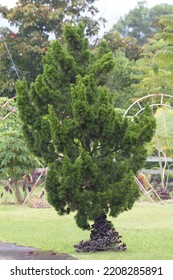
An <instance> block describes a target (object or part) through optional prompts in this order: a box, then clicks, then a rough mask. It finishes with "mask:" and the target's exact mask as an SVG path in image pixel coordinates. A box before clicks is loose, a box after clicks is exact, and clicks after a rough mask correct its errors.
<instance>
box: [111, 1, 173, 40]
mask: <svg viewBox="0 0 173 280" xmlns="http://www.w3.org/2000/svg"><path fill="white" fill-rule="evenodd" d="M172 12H173V5H168V4H159V5H156V6H154V7H153V8H150V9H149V8H148V7H147V2H146V1H139V2H138V4H137V7H135V8H134V9H133V10H131V11H130V12H129V13H128V14H127V15H125V16H124V17H121V18H120V19H119V20H118V22H117V23H116V24H115V25H114V26H113V28H112V30H113V31H118V32H120V33H121V35H122V36H123V37H126V36H131V37H134V38H136V39H137V40H138V42H139V43H140V44H142V45H143V44H144V43H146V41H147V38H151V37H153V35H154V34H155V33H156V32H158V31H159V30H161V26H160V25H158V21H159V19H160V17H161V16H162V15H166V14H170V13H172Z"/></svg>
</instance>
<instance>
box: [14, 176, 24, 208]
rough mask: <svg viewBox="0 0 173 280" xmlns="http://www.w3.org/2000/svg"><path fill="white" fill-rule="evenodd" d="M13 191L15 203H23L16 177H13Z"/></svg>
mask: <svg viewBox="0 0 173 280" xmlns="http://www.w3.org/2000/svg"><path fill="white" fill-rule="evenodd" d="M14 193H15V196H16V200H17V204H22V203H23V198H22V195H21V193H20V190H19V186H18V180H17V179H14Z"/></svg>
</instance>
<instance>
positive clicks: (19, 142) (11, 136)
mask: <svg viewBox="0 0 173 280" xmlns="http://www.w3.org/2000/svg"><path fill="white" fill-rule="evenodd" d="M0 135H1V137H0V173H1V178H3V179H5V180H7V179H9V180H10V185H11V186H12V187H13V189H14V194H15V197H16V201H17V203H18V204H21V203H22V202H23V201H24V199H25V196H26V194H27V189H26V188H25V189H23V192H21V189H20V188H21V185H19V181H21V180H22V177H23V176H24V175H27V174H29V173H30V171H31V169H33V168H35V167H36V166H38V164H37V161H36V159H35V158H34V157H33V156H32V154H31V153H30V151H29V150H28V148H27V146H26V144H25V141H24V138H23V134H22V132H21V124H20V121H19V119H18V117H17V115H15V116H14V115H11V117H10V118H9V119H6V120H5V121H0ZM5 188H7V189H6V190H9V186H8V185H7V186H6V187H5Z"/></svg>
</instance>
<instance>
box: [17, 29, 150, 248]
mask: <svg viewBox="0 0 173 280" xmlns="http://www.w3.org/2000/svg"><path fill="white" fill-rule="evenodd" d="M43 65H44V72H43V74H42V75H39V76H38V77H37V78H36V81H35V82H34V83H32V84H31V85H30V87H27V84H26V81H22V82H18V83H17V86H16V88H17V102H18V108H19V112H20V117H21V119H22V121H23V132H24V135H25V138H26V140H27V142H28V145H29V147H30V149H31V150H32V151H33V152H34V153H35V154H36V155H37V156H40V157H42V158H44V160H45V162H46V164H47V165H48V167H49V168H48V174H47V179H46V189H47V192H48V199H49V202H50V203H51V204H52V205H53V206H54V207H55V209H56V210H57V212H58V213H59V214H60V215H62V214H69V213H70V212H75V213H76V216H75V218H76V222H77V225H78V226H79V227H81V228H83V229H89V228H90V221H91V220H94V221H98V219H99V218H100V217H105V215H107V214H109V215H110V216H113V217H116V216H117V215H118V214H119V213H121V212H123V211H125V210H128V209H130V208H131V207H132V206H133V203H134V202H135V200H136V199H137V198H138V196H139V192H138V188H137V187H136V186H135V184H134V180H133V176H134V173H135V172H136V171H137V170H139V169H140V168H141V167H142V165H143V164H144V161H145V158H146V150H145V146H144V144H145V143H146V142H148V141H149V140H150V139H151V137H152V135H153V132H154V127H155V122H154V119H153V118H152V116H151V114H150V111H149V109H147V110H146V112H145V113H143V114H141V115H140V117H136V118H134V119H133V120H132V121H129V120H128V119H127V118H123V116H122V115H121V113H120V111H119V110H115V109H114V107H113V105H112V102H111V95H110V93H109V91H108V89H107V88H106V87H105V83H106V81H107V76H108V74H109V72H110V71H111V70H112V68H113V66H114V58H113V54H112V53H111V52H110V51H109V49H108V47H107V44H106V43H105V42H102V43H100V46H99V48H98V49H97V50H96V51H95V52H94V53H92V52H91V51H90V50H89V46H88V40H87V39H86V38H85V36H84V27H83V26H81V25H79V26H73V27H72V26H70V25H67V26H66V28H65V32H64V43H63V44H62V43H60V42H59V41H55V42H54V43H53V44H52V46H51V47H50V49H49V50H48V52H47V54H46V56H45V57H44V59H43ZM101 220H102V219H101ZM103 220H104V219H103ZM104 222H105V221H104ZM101 228H102V227H101ZM108 232H109V229H108ZM92 239H93V234H92ZM112 240H114V241H115V239H114V238H113V239H112ZM108 247H109V248H110V244H109V246H108Z"/></svg>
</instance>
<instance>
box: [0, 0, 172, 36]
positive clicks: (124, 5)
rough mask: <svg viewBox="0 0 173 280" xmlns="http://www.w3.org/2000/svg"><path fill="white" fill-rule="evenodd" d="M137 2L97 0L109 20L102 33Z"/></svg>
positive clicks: (3, 1) (152, 0) (6, 0)
mask: <svg viewBox="0 0 173 280" xmlns="http://www.w3.org/2000/svg"><path fill="white" fill-rule="evenodd" d="M16 2H17V1H16V0H0V5H6V6H8V7H13V6H14V5H15V3H16ZM137 2H138V0H96V2H95V6H97V7H98V9H99V11H100V16H102V17H103V18H105V19H106V20H107V23H106V25H105V29H103V30H102V33H103V32H105V31H108V30H110V29H111V27H112V26H113V24H115V23H116V22H117V20H118V19H119V18H120V17H121V16H124V15H125V14H128V12H129V11H130V10H132V9H134V8H135V7H136V5H137ZM147 3H148V7H149V8H151V7H153V6H155V5H157V4H161V3H167V4H173V0H148V1H147ZM1 26H4V20H3V19H1V18H0V27H1Z"/></svg>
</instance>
